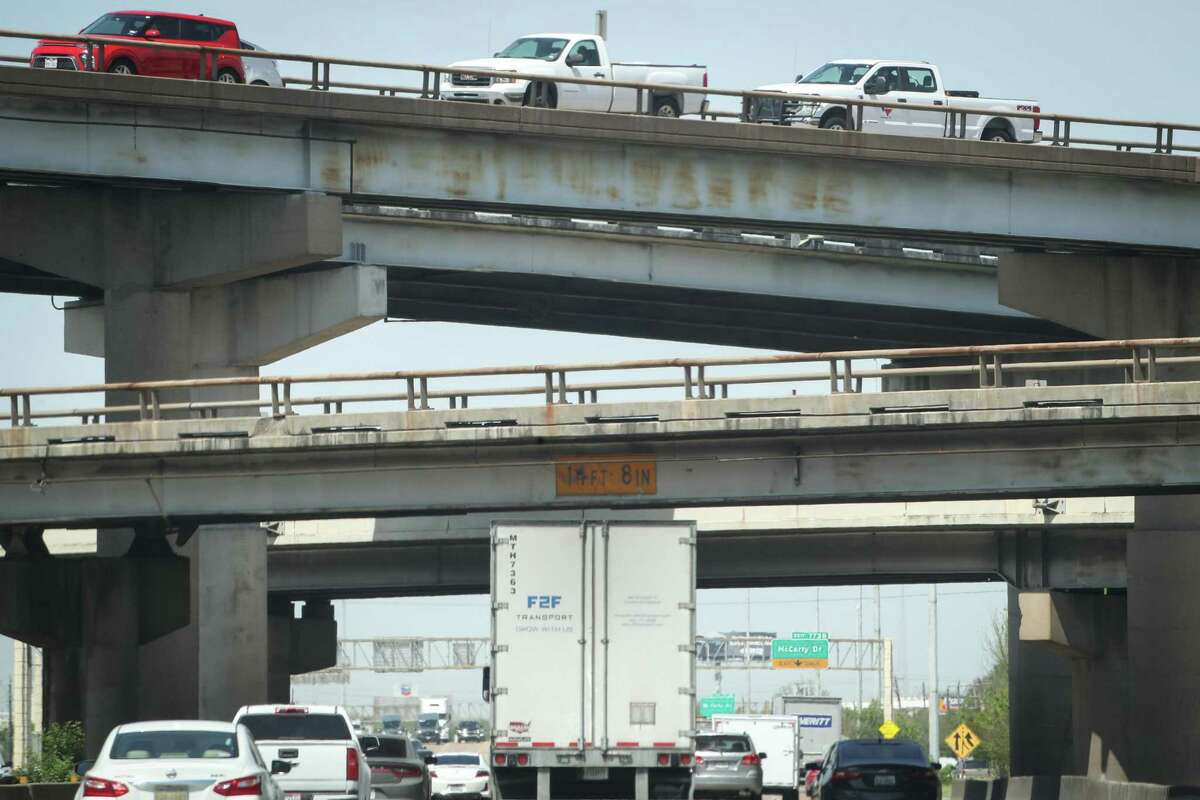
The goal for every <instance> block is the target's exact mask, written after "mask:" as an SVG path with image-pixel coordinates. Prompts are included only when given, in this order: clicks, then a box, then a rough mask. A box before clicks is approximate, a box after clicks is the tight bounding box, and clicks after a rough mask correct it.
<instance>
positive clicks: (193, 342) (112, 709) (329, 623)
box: [0, 187, 387, 752]
mask: <svg viewBox="0 0 1200 800" xmlns="http://www.w3.org/2000/svg"><path fill="white" fill-rule="evenodd" d="M0 211H3V212H4V213H3V214H0V218H2V219H3V220H4V222H3V227H2V232H3V234H4V235H3V236H0V258H5V259H8V260H10V261H13V262H16V263H20V264H25V265H28V266H30V267H33V268H35V269H38V270H41V271H43V272H46V273H51V274H54V275H59V276H62V277H63V278H66V279H69V280H70V281H73V282H74V283H75V284H78V285H82V286H87V287H93V289H92V291H91V292H90V295H89V296H88V297H85V298H84V299H83V300H81V301H79V302H76V303H72V304H69V305H68V308H67V311H66V314H65V322H64V325H65V341H66V349H67V350H68V351H70V352H74V353H79V354H84V355H91V356H97V357H102V358H104V360H105V366H104V372H105V379H106V381H108V382H120V381H137V380H153V379H192V378H208V377H226V376H245V377H254V376H256V375H257V374H258V370H259V368H260V367H261V366H263V365H266V364H269V363H271V362H273V361H276V360H278V359H280V358H283V357H285V356H288V355H292V354H294V353H297V352H300V351H301V350H304V349H306V348H308V347H311V346H313V345H316V344H319V343H320V342H323V341H327V340H328V339H331V338H333V337H336V336H340V335H342V334H344V333H348V332H350V331H353V330H356V329H358V328H360V327H363V326H365V325H368V324H370V323H371V322H374V321H376V320H378V319H382V318H383V316H384V314H385V312H386V299H387V289H386V276H385V275H384V271H383V270H382V269H380V268H378V267H371V266H362V265H350V266H344V267H340V268H335V269H330V270H320V271H313V272H306V273H303V274H300V275H291V276H289V277H286V278H284V277H279V276H278V275H277V274H276V273H278V272H280V271H281V270H284V269H288V268H292V267H297V266H304V265H308V264H315V263H317V262H320V261H323V260H325V259H328V258H331V257H337V256H340V255H341V254H342V229H341V226H342V218H341V211H342V209H341V201H340V200H339V199H338V198H336V197H327V196H325V195H320V194H312V193H299V194H297V193H292V194H247V193H238V192H213V191H182V192H162V191H154V190H122V189H95V188H89V187H83V188H61V189H42V188H36V189H34V188H30V189H24V188H12V187H9V188H5V189H3V190H0ZM64 218H66V219H71V220H72V224H71V225H70V226H66V227H64V226H62V225H61V223H60V222H59V221H60V220H62V219H64ZM258 398H259V389H258V386H257V385H248V386H237V387H231V388H227V389H221V390H213V389H205V388H193V389H190V390H179V391H176V392H163V393H161V394H160V396H159V397H158V402H159V404H160V406H161V405H167V404H171V403H182V402H188V401H197V400H203V401H214V400H216V401H232V402H253V401H256V400H257V399H258ZM139 400H140V398H139V397H138V395H137V394H136V393H132V392H115V393H111V394H110V396H109V397H108V398H106V401H107V403H108V404H110V405H112V404H114V403H118V404H121V403H123V404H127V405H128V406H129V407H130V410H129V412H128V413H127V414H125V415H123V416H125V417H126V418H130V417H133V418H136V417H137V416H138V414H139V413H140V412H139ZM257 413H258V411H257V409H255V408H253V407H249V408H248V407H245V406H243V407H240V408H229V409H225V410H223V411H222V412H221V413H220V414H219V415H225V414H229V415H237V416H246V415H253V414H257ZM191 415H192V414H190V413H189V412H188V411H187V410H171V409H160V416H161V417H162V418H178V417H187V416H191ZM116 417H117V415H114V418H116ZM167 524H168V525H172V523H171V522H170V521H167ZM99 536H100V542H101V552H102V554H104V553H105V552H107V553H109V554H111V555H121V554H124V549H125V548H126V547H127V546H129V545H133V548H132V549H130V551H129V553H130V555H129V556H128V557H125V558H108V559H85V560H82V561H80V562H78V563H81V564H86V565H89V566H87V567H86V569H85V572H84V574H82V575H81V576H80V578H79V591H80V592H82V593H83V596H86V597H88V598H89V601H88V603H86V604H79V605H76V606H72V607H70V608H68V609H66V610H64V611H62V612H61V614H62V615H63V616H67V617H69V616H72V615H78V616H82V620H81V623H80V624H81V626H82V627H81V630H82V635H81V636H79V637H75V639H72V640H70V641H67V642H65V647H66V649H62V650H58V649H54V648H53V647H52V655H51V658H50V659H49V666H48V667H47V669H46V677H47V682H46V685H47V690H46V692H47V695H48V697H50V698H51V699H52V702H51V704H50V708H51V713H52V715H53V717H54V718H57V719H66V718H71V717H77V718H82V719H83V720H84V721H85V723H86V726H87V735H88V742H89V749H91V750H93V752H94V748H95V747H97V746H98V745H99V743H100V741H101V740H102V739H103V737H104V736H105V735H106V734H107V733H108V731H109V730H110V729H111V727H112V726H113V725H115V724H118V723H120V722H123V721H127V720H132V719H138V718H142V719H169V718H197V717H198V718H201V719H226V720H227V719H232V717H233V714H234V713H235V712H236V710H237V709H238V707H240V706H241V705H244V704H248V703H259V702H265V701H266V700H267V699H268V697H269V696H271V695H272V691H271V689H270V688H269V687H270V686H272V685H274V686H277V687H278V686H283V684H284V681H283V679H282V678H281V677H278V676H279V675H282V674H283V673H286V672H288V671H289V670H290V669H291V666H292V665H291V656H292V653H293V645H294V647H295V649H296V650H299V651H302V652H304V653H305V655H306V656H307V661H308V662H318V663H319V665H320V666H322V667H323V666H331V665H332V663H334V662H335V661H336V630H334V622H333V618H332V610H331V609H330V612H329V614H328V618H327V619H324V618H322V619H320V620H316V618H315V615H316V616H319V614H318V610H314V611H312V612H309V613H307V614H306V617H305V618H304V619H300V620H290V619H289V618H288V617H289V615H288V614H287V613H286V610H283V609H276V611H279V612H280V613H279V614H277V615H275V616H276V617H278V619H274V618H269V614H268V604H267V576H266V566H267V562H266V552H267V550H266V549H267V542H268V537H269V532H268V530H267V529H265V528H263V527H260V526H259V525H257V524H231V525H208V526H205V525H201V526H199V527H196V526H194V525H193V526H191V527H184V528H179V529H177V530H174V531H171V532H167V531H165V530H163V531H159V533H158V539H157V540H156V541H155V543H154V545H153V546H154V547H155V548H157V549H158V550H159V551H160V552H162V553H165V554H168V555H169V556H170V557H176V556H182V557H183V558H182V559H178V561H179V562H180V563H183V564H185V565H186V566H187V574H186V575H184V576H183V577H182V579H181V581H182V582H181V583H179V584H177V585H174V586H171V587H169V589H170V591H171V593H172V604H173V606H174V607H176V608H182V610H183V618H182V620H181V621H180V624H178V625H176V626H175V627H174V628H173V629H172V630H170V631H169V632H165V631H164V632H162V635H159V636H155V637H146V636H138V635H136V634H137V633H138V628H136V626H134V624H133V620H136V618H137V617H136V612H137V610H138V609H137V603H138V602H140V601H137V594H136V592H135V589H136V588H137V587H136V586H134V585H133V584H132V583H128V582H129V581H134V580H135V577H133V576H130V577H128V578H127V577H125V572H122V570H121V569H120V568H119V567H114V565H122V564H125V563H128V562H130V561H131V560H132V559H133V558H134V557H135V556H136V555H137V553H138V542H139V537H137V536H135V535H133V533H132V532H131V531H128V530H112V529H110V530H102V531H100V532H99ZM184 559H186V560H184ZM6 560H7V559H5V560H4V561H6ZM4 561H0V564H2V563H4ZM101 562H103V564H104V569H103V570H101V571H99V572H95V573H93V572H88V571H87V570H91V569H93V566H94V565H99V564H100V563H101ZM126 571H128V570H126ZM144 599H145V600H147V601H148V602H150V603H152V604H153V603H157V602H160V599H159V598H144ZM318 606H319V604H318ZM269 619H270V621H269ZM33 629H34V630H35V631H36V629H37V626H36V625H35V626H33ZM272 631H274V635H272ZM314 631H316V632H315V633H314ZM322 637H325V639H323V638H322ZM281 641H282V642H285V643H290V644H285V646H284V649H283V650H280V651H278V653H281V654H282V655H280V654H276V655H275V657H274V658H272V651H273V649H275V648H273V647H272V643H273V642H274V643H278V642H281ZM47 644H51V645H54V644H57V642H55V641H49V642H47ZM276 647H278V644H276ZM71 648H76V649H71ZM310 653H311V654H310ZM331 653H332V654H333V655H332V656H331V655H330V654H331ZM283 658H286V659H287V660H286V661H284V662H282V666H280V659H283ZM76 662H78V663H82V664H84V665H86V666H85V668H84V669H83V670H82V674H83V679H82V681H80V682H74V681H72V680H71V676H72V675H73V674H74V671H73V670H72V668H71V665H72V664H74V663H76ZM303 662H304V659H301V663H300V664H299V666H301V667H303V666H304V663H303ZM272 664H273V665H274V666H275V667H276V669H275V672H276V673H277V677H276V680H275V682H274V683H271V682H270V679H269V671H270V669H269V665H272ZM299 671H303V670H299ZM284 691H285V692H286V689H284ZM72 697H78V698H82V706H80V705H79V703H78V702H76V701H73V700H72V699H71V698H72Z"/></svg>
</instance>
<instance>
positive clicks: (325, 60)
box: [0, 30, 1200, 154]
mask: <svg viewBox="0 0 1200 800" xmlns="http://www.w3.org/2000/svg"><path fill="white" fill-rule="evenodd" d="M0 38H7V39H30V40H51V41H58V42H73V43H78V44H82V45H83V46H84V64H85V66H86V68H87V69H88V70H89V71H103V70H104V69H105V66H106V64H107V63H108V61H107V59H106V49H107V48H108V47H110V46H114V45H120V46H129V44H130V39H128V38H120V37H112V36H87V35H82V34H50V33H38V32H33V31H16V30H0ZM137 46H138V47H149V48H161V49H165V50H182V51H188V52H196V53H199V54H200V58H201V71H200V75H202V76H203V75H206V76H208V78H209V79H210V80H214V81H215V80H216V79H217V75H218V60H219V57H220V56H222V55H226V56H229V55H232V56H239V57H243V58H263V59H274V60H276V61H287V62H293V63H301V64H307V65H309V67H310V68H311V77H310V78H308V79H299V78H294V77H289V78H287V79H286V80H287V83H288V84H290V85H307V86H308V88H310V89H316V90H323V91H330V90H332V89H339V88H340V89H351V90H365V91H377V92H378V93H379V94H383V95H395V94H414V95H417V96H419V97H422V98H426V99H439V98H440V97H441V94H442V80H443V78H448V77H450V76H453V75H456V74H457V75H472V76H477V77H490V78H497V77H499V78H505V79H508V80H523V81H530V82H531V87H532V91H533V94H534V97H535V99H538V100H543V101H544V100H545V98H546V94H545V93H546V92H547V91H548V88H549V86H550V85H552V84H561V83H567V84H579V85H586V86H611V87H613V88H619V89H633V90H634V91H635V92H636V93H637V101H636V108H637V109H638V111H637V113H639V114H651V113H653V110H654V102H653V98H654V97H655V96H656V95H663V94H671V95H675V94H699V95H701V96H702V97H708V96H716V97H730V98H737V99H739V100H740V101H741V112H740V113H738V114H736V115H732V116H736V118H737V119H739V120H740V121H743V122H749V121H751V111H752V108H753V104H754V101H755V100H756V99H767V100H780V99H781V98H786V100H787V102H788V103H799V104H817V105H831V106H841V107H844V108H845V114H846V122H847V128H849V129H850V130H858V131H861V130H862V129H863V110H864V109H867V108H882V109H896V108H900V109H904V110H905V111H928V112H932V113H935V114H941V115H944V117H945V123H944V126H943V135H944V136H945V137H946V138H952V139H953V138H959V139H962V138H966V137H967V118H968V117H970V116H980V115H984V116H987V115H989V113H988V110H987V109H986V108H984V109H981V108H975V107H970V106H963V105H953V104H946V105H931V104H927V103H910V102H903V103H901V102H893V101H887V100H867V99H865V98H862V99H852V100H847V98H845V97H832V96H828V95H821V94H783V93H780V92H765V91H754V90H743V89H718V88H714V87H710V86H681V85H677V84H662V83H643V82H637V81H615V80H605V79H597V78H565V77H558V76H554V77H553V78H548V76H546V75H541V74H536V73H527V72H518V71H508V70H493V69H480V68H473V67H451V66H447V65H439V64H421V63H408V62H399V61H396V62H393V61H374V60H367V59H352V58H338V57H333V56H318V55H310V54H305V53H283V52H275V51H270V50H243V49H239V48H227V47H212V46H207V45H185V44H167V43H164V42H150V41H138V42H137ZM334 66H340V67H353V68H369V69H383V70H398V71H403V72H415V73H419V74H420V75H421V87H420V89H419V91H418V90H417V87H415V86H413V87H407V86H387V85H378V84H363V83H352V82H338V81H334V80H333V79H332V70H333V67H334ZM701 116H702V117H705V118H712V119H714V120H715V119H716V118H717V117H718V116H721V117H728V116H731V115H730V114H729V113H728V112H712V111H709V110H708V109H707V108H704V110H703V111H702V113H701ZM1002 116H1004V117H1007V118H1017V119H1031V120H1035V127H1037V125H1038V124H1039V123H1040V122H1049V123H1051V124H1052V130H1051V132H1050V134H1049V136H1048V137H1047V139H1046V141H1048V143H1049V144H1051V145H1053V146H1061V147H1069V146H1071V145H1072V144H1088V145H1099V146H1115V147H1116V148H1117V149H1118V150H1132V149H1134V148H1138V149H1153V151H1154V152H1155V153H1166V154H1170V153H1174V152H1176V151H1188V152H1196V151H1200V148H1197V147H1192V146H1185V145H1178V144H1175V135H1176V134H1177V133H1180V132H1189V133H1197V132H1200V125H1197V124H1190V123H1181V122H1166V121H1157V120H1131V119H1118V118H1107V117H1096V116H1088V115H1082V114H1059V113H1054V112H1048V111H1043V110H1041V109H1040V108H1038V109H1037V110H1032V111H1017V110H1011V111H1010V110H1004V111H1003V112H1002ZM779 121H781V122H782V121H783V120H782V119H780V120H779ZM1080 124H1088V125H1100V126H1108V127H1111V126H1116V127H1127V128H1138V129H1144V130H1148V131H1152V132H1153V133H1154V137H1155V139H1154V142H1124V141H1114V140H1111V139H1096V138H1090V139H1081V138H1079V137H1078V136H1073V134H1072V125H1080Z"/></svg>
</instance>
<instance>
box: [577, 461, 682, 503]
mask: <svg viewBox="0 0 1200 800" xmlns="http://www.w3.org/2000/svg"><path fill="white" fill-rule="evenodd" d="M554 493H555V495H557V496H558V497H572V496H577V495H596V494H658V464H657V463H656V462H655V461H653V460H651V459H647V458H645V457H644V456H632V457H621V458H612V459H605V460H603V461H564V462H561V463H559V464H555V465H554Z"/></svg>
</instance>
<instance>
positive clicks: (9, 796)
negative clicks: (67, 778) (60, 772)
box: [0, 783, 79, 800]
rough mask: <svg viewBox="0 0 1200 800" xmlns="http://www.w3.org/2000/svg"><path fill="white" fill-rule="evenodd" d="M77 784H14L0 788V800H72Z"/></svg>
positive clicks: (77, 787) (77, 788)
mask: <svg viewBox="0 0 1200 800" xmlns="http://www.w3.org/2000/svg"><path fill="white" fill-rule="evenodd" d="M78 790H79V784H77V783H15V784H12V785H11V786H0V800H73V798H74V797H75V792H76V791H78Z"/></svg>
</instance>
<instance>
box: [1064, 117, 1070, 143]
mask: <svg viewBox="0 0 1200 800" xmlns="http://www.w3.org/2000/svg"><path fill="white" fill-rule="evenodd" d="M1062 146H1063V147H1070V146H1071V120H1069V119H1065V120H1063V142H1062Z"/></svg>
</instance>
